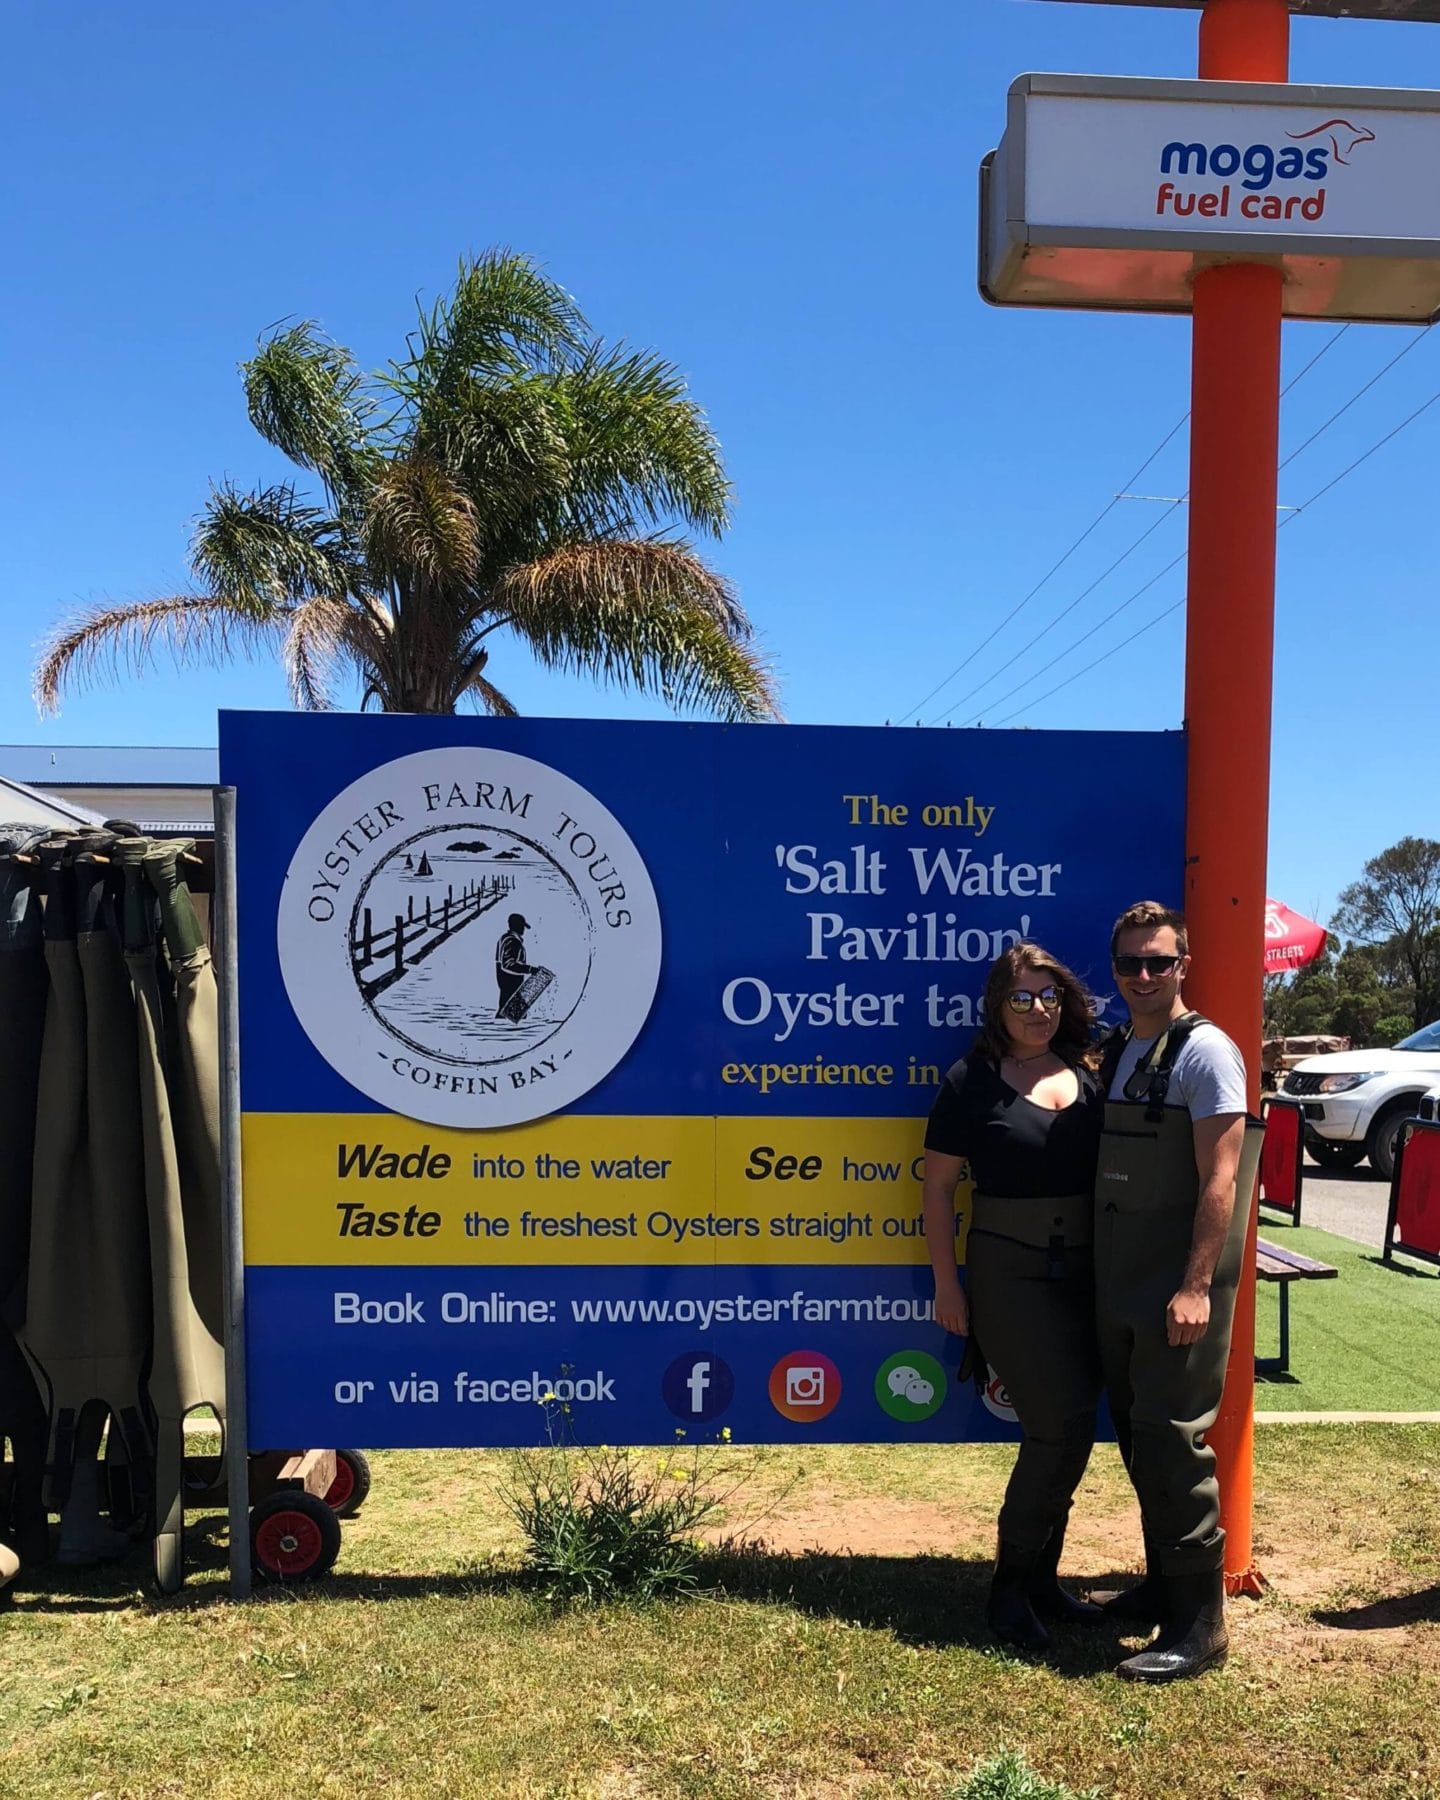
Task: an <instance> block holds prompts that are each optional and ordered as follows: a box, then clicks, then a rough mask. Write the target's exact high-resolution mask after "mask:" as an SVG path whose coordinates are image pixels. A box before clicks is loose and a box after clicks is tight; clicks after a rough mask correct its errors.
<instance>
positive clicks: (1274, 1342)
mask: <svg viewBox="0 0 1440 1800" xmlns="http://www.w3.org/2000/svg"><path fill="white" fill-rule="evenodd" d="M1260 1235H1261V1237H1262V1238H1268V1239H1269V1240H1270V1241H1271V1242H1272V1243H1275V1244H1279V1245H1283V1246H1284V1247H1285V1248H1287V1249H1294V1250H1298V1251H1300V1252H1301V1254H1302V1255H1305V1256H1313V1257H1315V1258H1316V1259H1317V1260H1319V1261H1320V1262H1327V1263H1331V1264H1333V1265H1334V1266H1335V1267H1336V1268H1338V1269H1339V1271H1340V1274H1339V1276H1338V1277H1337V1278H1336V1279H1335V1280H1332V1281H1295V1282H1292V1283H1291V1284H1290V1373H1289V1375H1288V1376H1287V1375H1278V1376H1270V1377H1267V1378H1265V1379H1262V1380H1260V1381H1257V1382H1256V1384H1255V1405H1256V1406H1257V1408H1259V1410H1260V1411H1262V1412H1265V1411H1273V1412H1281V1411H1286V1412H1290V1411H1295V1412H1440V1273H1437V1271H1436V1270H1435V1269H1434V1268H1432V1267H1430V1266H1429V1265H1428V1264H1425V1263H1420V1262H1411V1261H1408V1260H1405V1259H1403V1258H1397V1259H1396V1261H1395V1262H1393V1263H1391V1264H1388V1265H1387V1264H1385V1263H1382V1262H1381V1260H1380V1252H1379V1251H1378V1250H1375V1249H1371V1248H1370V1247H1369V1246H1368V1245H1365V1244H1356V1243H1354V1242H1352V1241H1351V1239H1349V1238H1342V1237H1332V1236H1331V1235H1330V1233H1329V1232H1325V1231H1312V1230H1311V1229H1310V1228H1309V1227H1308V1226H1304V1225H1302V1226H1298V1227H1296V1226H1289V1225H1282V1224H1272V1223H1270V1222H1269V1221H1268V1220H1267V1219H1266V1217H1265V1215H1264V1213H1263V1211H1262V1213H1261V1218H1260ZM1279 1305H1280V1302H1279V1293H1278V1289H1277V1288H1276V1286H1275V1285H1274V1283H1271V1282H1264V1281H1262V1282H1261V1283H1260V1284H1259V1291H1258V1294H1257V1296H1256V1303H1255V1348H1256V1353H1257V1354H1258V1355H1260V1356H1272V1355H1274V1353H1275V1351H1276V1349H1277V1348H1278V1347H1279V1342H1280V1338H1279V1316H1280V1315H1279Z"/></svg>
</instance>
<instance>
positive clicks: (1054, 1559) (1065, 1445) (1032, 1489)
mask: <svg viewBox="0 0 1440 1800" xmlns="http://www.w3.org/2000/svg"><path fill="white" fill-rule="evenodd" d="M1093 1205H1094V1201H1093V1198H1092V1196H1091V1195H1089V1194H1070V1195H1064V1196H1060V1197H1058V1198H1051V1197H1045V1198H1028V1199H1023V1200H1017V1199H1004V1198H1001V1197H999V1196H998V1195H993V1194H976V1195H975V1196H974V1199H973V1208H974V1210H973V1214H972V1220H971V1226H970V1235H969V1238H968V1240H967V1246H966V1252H965V1285H966V1290H967V1293H968V1297H969V1304H970V1319H971V1329H972V1331H973V1334H974V1338H975V1342H976V1343H977V1344H978V1345H979V1346H980V1351H981V1354H982V1355H983V1356H984V1358H985V1359H986V1361H987V1362H988V1363H989V1364H990V1366H991V1367H992V1368H993V1369H994V1371H995V1373H996V1374H997V1375H998V1376H999V1377H1000V1379H1001V1380H1002V1381H1003V1382H1004V1384H1005V1388H1006V1391H1007V1392H1008V1394H1009V1397H1010V1401H1011V1404H1012V1405H1013V1406H1014V1408H1015V1413H1016V1416H1017V1418H1018V1419H1019V1421H1020V1425H1021V1429H1022V1431H1023V1432H1024V1437H1023V1439H1022V1441H1021V1444H1020V1449H1019V1451H1018V1453H1017V1455H1016V1458H1015V1467H1014V1469H1013V1470H1012V1471H1011V1475H1010V1481H1009V1485H1008V1486H1007V1488H1006V1490H1005V1500H1004V1504H1003V1505H1002V1506H1001V1509H1000V1521H999V1529H1000V1544H999V1551H998V1554H997V1556H996V1560H995V1573H994V1577H993V1579H992V1581H991V1584H990V1594H989V1598H988V1599H987V1601H986V1605H985V1617H986V1620H987V1622H988V1624H989V1626H990V1628H991V1630H992V1631H993V1632H994V1633H995V1635H996V1636H997V1637H999V1638H1000V1639H1001V1640H1002V1642H1004V1643H1007V1644H1010V1645H1013V1646H1014V1647H1015V1648H1016V1649H1018V1650H1021V1651H1023V1652H1025V1653H1027V1654H1031V1655H1035V1654H1038V1653H1039V1652H1041V1651H1043V1650H1044V1649H1045V1648H1046V1647H1047V1645H1048V1644H1049V1641H1050V1639H1049V1633H1048V1632H1047V1631H1046V1629H1045V1626H1044V1624H1043V1623H1042V1620H1045V1619H1052V1620H1056V1619H1058V1620H1061V1621H1063V1622H1064V1623H1066V1624H1072V1625H1073V1624H1083V1623H1094V1622H1095V1621H1096V1620H1098V1619H1099V1618H1100V1617H1101V1616H1102V1615H1101V1612H1100V1609H1099V1608H1098V1607H1095V1606H1091V1605H1090V1604H1088V1603H1087V1602H1085V1601H1081V1600H1077V1599H1076V1598H1075V1597H1074V1596H1073V1595H1072V1594H1069V1593H1067V1592H1066V1590H1065V1589H1064V1588H1063V1587H1062V1586H1061V1585H1060V1582H1059V1578H1058V1570H1059V1563H1060V1555H1061V1551H1062V1550H1063V1548H1064V1543H1065V1525H1066V1520H1067V1519H1068V1517H1069V1514H1070V1502H1071V1498H1072V1496H1073V1495H1074V1492H1075V1489H1076V1488H1077V1487H1078V1485H1079V1483H1080V1477H1081V1476H1082V1475H1083V1474H1084V1473H1085V1465H1086V1463H1087V1462H1088V1461H1089V1458H1090V1450H1091V1447H1092V1445H1093V1444H1094V1441H1095V1405H1096V1401H1097V1399H1098V1398H1099V1392H1100V1370H1099V1359H1098V1356H1097V1353H1096V1347H1095V1319H1094V1282H1093V1277H1092V1270H1091V1250H1090V1238H1091V1215H1092V1210H1093Z"/></svg>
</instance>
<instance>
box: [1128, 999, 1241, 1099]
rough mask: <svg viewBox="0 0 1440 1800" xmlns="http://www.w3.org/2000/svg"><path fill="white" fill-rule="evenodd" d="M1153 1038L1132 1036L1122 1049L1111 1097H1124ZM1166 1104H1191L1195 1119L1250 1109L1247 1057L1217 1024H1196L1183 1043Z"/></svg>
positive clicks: (1172, 1074)
mask: <svg viewBox="0 0 1440 1800" xmlns="http://www.w3.org/2000/svg"><path fill="white" fill-rule="evenodd" d="M1154 1041H1155V1040H1154V1039H1153V1038H1139V1037H1132V1038H1131V1039H1130V1041H1129V1042H1128V1043H1127V1044H1126V1046H1125V1048H1124V1049H1123V1050H1122V1051H1121V1053H1120V1066H1119V1067H1118V1068H1117V1069H1116V1071H1115V1079H1114V1080H1113V1081H1112V1082H1111V1083H1110V1098H1111V1099H1112V1100H1123V1099H1124V1097H1125V1083H1126V1081H1127V1080H1128V1079H1129V1078H1130V1076H1131V1074H1133V1072H1134V1069H1135V1065H1136V1064H1137V1063H1138V1062H1139V1061H1140V1059H1141V1057H1142V1056H1144V1055H1145V1054H1146V1052H1147V1051H1148V1050H1149V1049H1150V1046H1151V1044H1153V1043H1154ZM1165 1104H1166V1105H1167V1106H1184V1107H1186V1108H1188V1109H1189V1113H1190V1117H1191V1118H1192V1119H1213V1118H1215V1117H1216V1116H1217V1115H1218V1114H1220V1113H1243V1112H1245V1111H1246V1110H1247V1108H1246V1094H1245V1059H1244V1058H1243V1057H1242V1056H1241V1054H1240V1052H1239V1051H1238V1050H1237V1049H1236V1047H1235V1045H1234V1044H1233V1043H1232V1042H1231V1041H1230V1039H1229V1038H1228V1037H1226V1035H1225V1033H1224V1032H1223V1031H1222V1030H1221V1029H1220V1027H1219V1026H1218V1025H1211V1024H1209V1023H1208V1022H1207V1023H1206V1024H1204V1025H1197V1026H1196V1027H1195V1029H1194V1030H1193V1031H1192V1032H1191V1033H1190V1035H1189V1037H1187V1038H1186V1040H1185V1042H1184V1043H1183V1044H1182V1045H1181V1046H1180V1049H1179V1052H1178V1054H1177V1055H1176V1058H1175V1066H1174V1068H1173V1069H1172V1070H1171V1071H1170V1087H1169V1090H1168V1092H1167V1093H1166V1096H1165Z"/></svg>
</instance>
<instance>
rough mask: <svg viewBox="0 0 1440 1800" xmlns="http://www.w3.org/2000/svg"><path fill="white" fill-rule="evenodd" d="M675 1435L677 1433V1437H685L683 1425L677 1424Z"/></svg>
mask: <svg viewBox="0 0 1440 1800" xmlns="http://www.w3.org/2000/svg"><path fill="white" fill-rule="evenodd" d="M675 1435H676V1437H684V1435H685V1432H684V1430H683V1428H682V1427H681V1426H679V1425H677V1426H676V1427H675Z"/></svg>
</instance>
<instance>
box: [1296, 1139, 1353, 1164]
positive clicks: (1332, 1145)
mask: <svg viewBox="0 0 1440 1800" xmlns="http://www.w3.org/2000/svg"><path fill="white" fill-rule="evenodd" d="M1305 1148H1306V1149H1307V1150H1308V1151H1309V1152H1310V1154H1311V1156H1313V1157H1314V1159H1315V1161H1316V1162H1317V1163H1319V1165H1320V1167H1321V1168H1322V1169H1358V1168H1359V1167H1360V1165H1361V1163H1362V1162H1364V1160H1365V1146H1364V1145H1363V1144H1337V1143H1336V1142H1335V1141H1334V1139H1333V1138H1322V1137H1309V1138H1306V1140H1305Z"/></svg>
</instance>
